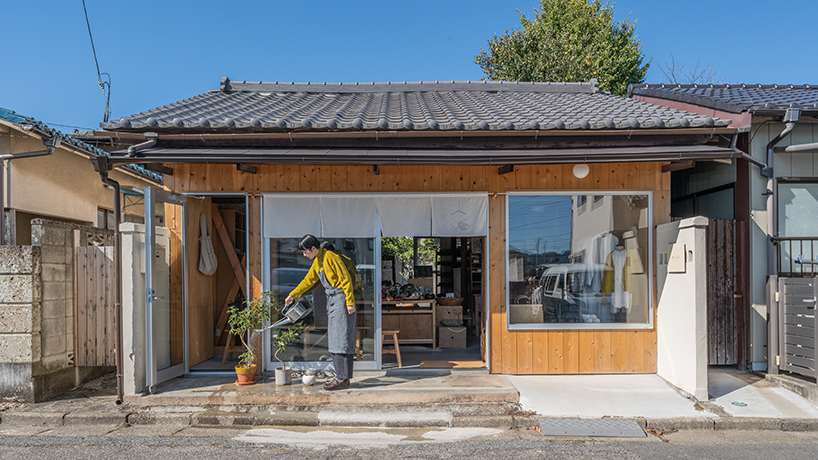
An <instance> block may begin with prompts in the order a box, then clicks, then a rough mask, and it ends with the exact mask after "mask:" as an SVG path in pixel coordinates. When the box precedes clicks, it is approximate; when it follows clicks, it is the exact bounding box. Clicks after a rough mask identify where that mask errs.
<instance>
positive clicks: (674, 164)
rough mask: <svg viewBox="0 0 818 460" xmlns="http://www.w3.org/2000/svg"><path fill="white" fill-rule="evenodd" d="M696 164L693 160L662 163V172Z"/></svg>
mask: <svg viewBox="0 0 818 460" xmlns="http://www.w3.org/2000/svg"><path fill="white" fill-rule="evenodd" d="M694 166H696V161H695V160H682V161H674V162H672V163H670V164H666V165H662V172H663V173H666V172H671V171H681V170H683V169H690V168H692V167H694Z"/></svg>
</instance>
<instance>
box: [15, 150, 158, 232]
mask: <svg viewBox="0 0 818 460" xmlns="http://www.w3.org/2000/svg"><path fill="white" fill-rule="evenodd" d="M44 148H45V147H44V146H43V143H42V141H40V140H37V139H25V138H18V137H13V138H11V145H10V150H11V153H19V152H30V151H38V150H43V149H44ZM110 177H111V179H114V180H116V181H118V182H119V183H120V184H121V185H122V187H123V188H125V187H131V186H134V187H137V188H139V189H143V188H144V187H145V186H146V185H152V184H151V183H150V182H148V181H145V180H142V179H139V178H137V177H135V176H132V175H130V174H127V173H124V172H121V171H119V170H114V171H111V173H110ZM6 180H7V184H6V186H7V193H8V195H7V198H6V206H7V207H8V208H12V209H17V210H20V211H25V212H30V213H33V214H39V215H44V216H53V217H60V218H64V219H71V220H75V221H79V222H85V223H87V224H90V225H96V224H97V208H98V207H103V208H107V209H113V202H114V199H113V194H112V192H111V190H109V189H107V188H106V187H105V184H103V183H102V181H101V180H100V178H99V174H98V173H97V172H96V171H94V168H93V166H92V165H91V161H90V160H89V159H88V158H86V157H83V156H80V155H78V154H76V153H73V152H70V151H68V150H66V149H64V148H58V149H57V150H55V151H54V153H53V154H51V155H47V156H42V157H33V158H21V159H17V160H12V161H10V162H8V174H7V176H6ZM153 185H155V184H153ZM122 204H123V208H124V209H123V212H125V213H127V214H133V215H139V216H141V215H142V214H143V211H142V205H141V201H140V204H134V203H131V202H130V200H126V199H124V198H123V199H122Z"/></svg>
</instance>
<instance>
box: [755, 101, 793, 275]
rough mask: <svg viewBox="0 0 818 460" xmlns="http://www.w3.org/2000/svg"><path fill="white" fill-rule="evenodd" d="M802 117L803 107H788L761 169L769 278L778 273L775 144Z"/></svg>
mask: <svg viewBox="0 0 818 460" xmlns="http://www.w3.org/2000/svg"><path fill="white" fill-rule="evenodd" d="M800 118H801V109H799V108H789V109H787V112H786V115H784V120H783V121H784V122H785V123H786V124H785V126H784V130H783V131H781V132H780V133H778V135H777V136H775V137H774V138H773V139H772V140H771V141H770V142H769V143H768V144H767V167H766V168H762V169H761V175H762V176H764V177H766V178H767V191H766V194H767V278H769V277H770V276H775V275H777V273H776V269H775V267H776V260H775V259H776V257H775V256H776V253H775V244H774V243H773V236H774V234H775V224H774V216H775V199H774V192H773V186H774V185H773V179H774V178H775V174H774V170H773V163H774V160H775V151H774V148H775V145H776V144H778V143H779V142H781V141H782V140H783V139H784V138H785V137H787V136H788V135H789V134H790V133H791V132H792V130H793V129H795V123H796V122H797V121H798V120H799V119H800Z"/></svg>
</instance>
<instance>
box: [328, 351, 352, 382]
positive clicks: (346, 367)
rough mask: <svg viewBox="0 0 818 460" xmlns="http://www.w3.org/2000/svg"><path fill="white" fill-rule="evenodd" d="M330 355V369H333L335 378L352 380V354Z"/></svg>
mask: <svg viewBox="0 0 818 460" xmlns="http://www.w3.org/2000/svg"><path fill="white" fill-rule="evenodd" d="M330 354H331V355H332V367H334V368H335V377H336V378H337V379H338V380H348V379H351V378H352V364H353V363H354V362H355V360H354V359H353V358H354V356H353V355H352V353H330Z"/></svg>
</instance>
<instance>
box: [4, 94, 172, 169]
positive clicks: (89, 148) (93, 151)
mask: <svg viewBox="0 0 818 460" xmlns="http://www.w3.org/2000/svg"><path fill="white" fill-rule="evenodd" d="M0 118H2V119H4V120H7V121H10V122H12V123H14V124H16V125H24V124H27V125H31V126H32V128H33V129H35V130H36V131H38V132H39V133H40V134H41V135H43V136H46V137H53V136H59V137H60V138H61V140H60V143H61V144H67V145H70V146H71V147H73V148H75V149H77V150H80V151H82V152H84V153H86V154H88V155H90V156H110V154H109V153H108V152H106V151H104V150H102V149H98V148H96V147H94V146H93V145H91V144H87V143H85V142H83V141H81V140H79V139H76V138H74V137H72V136H69V135H67V134H63V133H61V132H60V131H57V130H56V129H52V128H49V127H48V126H47V125H46V124H45V123H43V122H41V121H39V120H36V119H34V118H32V117H29V116H27V115H21V114H19V113H17V112H15V111H13V110H9V109H4V108H2V107H0ZM125 167H126V168H128V169H130V170H132V171H134V172H136V173H137V174H139V175H141V176H143V177H144V178H146V179H148V180H151V181H153V182H157V183H160V184H161V183H162V182H163V176H162V174H159V173H155V172H153V171H148V170H147V169H145V168H143V167H142V166H139V165H135V164H128V165H125Z"/></svg>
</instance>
